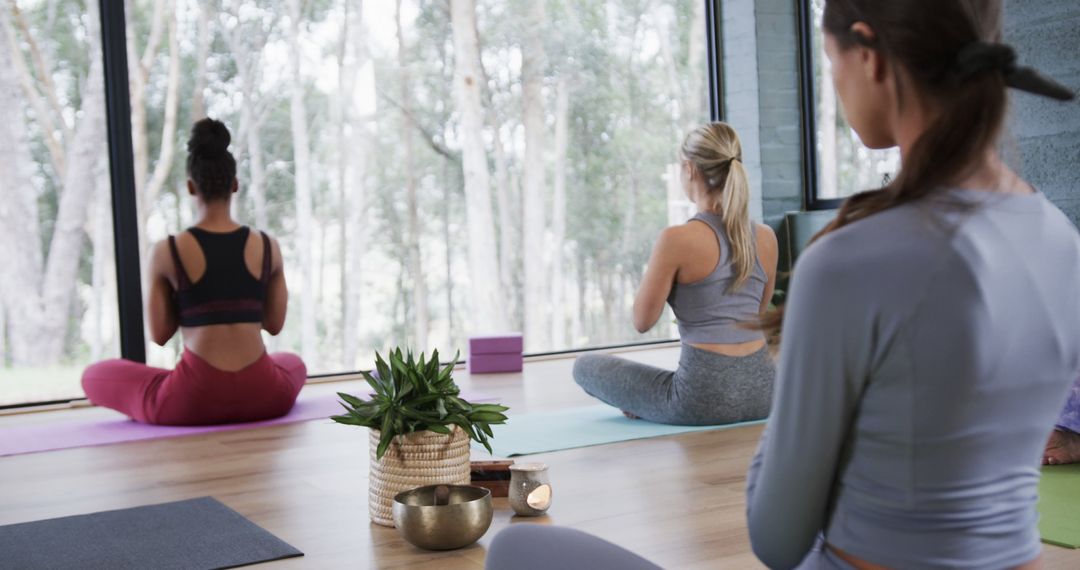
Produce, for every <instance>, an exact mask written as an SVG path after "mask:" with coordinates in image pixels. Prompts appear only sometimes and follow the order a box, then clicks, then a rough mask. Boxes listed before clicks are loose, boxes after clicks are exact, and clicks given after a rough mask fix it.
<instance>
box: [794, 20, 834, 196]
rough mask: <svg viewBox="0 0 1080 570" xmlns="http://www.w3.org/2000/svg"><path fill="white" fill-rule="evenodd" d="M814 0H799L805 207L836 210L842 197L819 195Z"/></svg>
mask: <svg viewBox="0 0 1080 570" xmlns="http://www.w3.org/2000/svg"><path fill="white" fill-rule="evenodd" d="M810 2H811V0H796V4H797V12H798V14H797V18H798V26H797V32H796V33H797V34H798V38H797V40H798V49H799V112H800V114H801V115H802V121H801V123H802V125H801V126H802V133H801V134H802V137H801V138H802V179H803V180H802V182H803V210H806V211H816V210H834V209H836V208H839V207H840V205H841V204H843V203H844V199H843V198H818V187H819V183H818V181H819V179H818V149H817V142H818V141H817V115H816V112H817V105H816V104H815V91H814V24H815V22H814V21H813V19H814V17H813V10H812V8H811V6H810Z"/></svg>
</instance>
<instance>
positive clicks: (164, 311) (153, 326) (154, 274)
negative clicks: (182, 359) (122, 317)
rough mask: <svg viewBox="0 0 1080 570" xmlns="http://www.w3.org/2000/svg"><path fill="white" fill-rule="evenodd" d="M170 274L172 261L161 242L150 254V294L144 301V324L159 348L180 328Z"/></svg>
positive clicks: (170, 254)
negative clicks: (147, 326) (145, 323)
mask: <svg viewBox="0 0 1080 570" xmlns="http://www.w3.org/2000/svg"><path fill="white" fill-rule="evenodd" d="M172 274H173V260H172V253H170V251H169V242H168V240H161V241H159V242H157V243H156V244H154V249H153V251H151V253H150V267H149V271H148V272H147V280H148V281H149V282H150V292H149V294H148V295H149V296H148V297H147V299H146V322H147V324H148V325H149V328H150V337H151V338H152V339H153V341H154V342H155V343H157V344H158V345H159V346H165V343H167V342H169V339H171V338H172V337H173V335H174V334H176V330H177V329H178V328H179V327H180V322H179V319H178V318H177V315H176V304H175V303H174V302H173V291H174V288H173V283H172V281H171V280H170V276H171V275H172Z"/></svg>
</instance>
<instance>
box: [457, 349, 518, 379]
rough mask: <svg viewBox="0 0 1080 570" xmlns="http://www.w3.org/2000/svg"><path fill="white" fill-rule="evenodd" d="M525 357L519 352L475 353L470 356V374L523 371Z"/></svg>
mask: <svg viewBox="0 0 1080 570" xmlns="http://www.w3.org/2000/svg"><path fill="white" fill-rule="evenodd" d="M524 362H525V359H524V358H522V356H521V353H520V352H518V353H517V354H474V355H472V356H471V357H470V358H469V373H470V374H487V373H491V372H521V366H522V364H524Z"/></svg>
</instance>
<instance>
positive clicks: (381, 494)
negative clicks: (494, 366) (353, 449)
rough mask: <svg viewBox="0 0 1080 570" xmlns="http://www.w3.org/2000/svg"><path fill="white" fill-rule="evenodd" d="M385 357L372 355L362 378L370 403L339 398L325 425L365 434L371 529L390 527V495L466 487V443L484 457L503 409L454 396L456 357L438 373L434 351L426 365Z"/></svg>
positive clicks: (395, 356)
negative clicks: (347, 427)
mask: <svg viewBox="0 0 1080 570" xmlns="http://www.w3.org/2000/svg"><path fill="white" fill-rule="evenodd" d="M387 357H388V360H389V363H387V362H386V361H384V360H383V358H382V356H381V355H380V354H378V353H376V354H375V372H376V374H371V373H368V372H363V373H362V374H363V376H364V379H365V380H367V383H368V384H369V385H370V386H371V389H372V390H373V393H372V394H371V399H370V400H363V399H361V398H358V397H356V396H352V395H349V394H344V393H340V392H339V393H338V396H339V397H341V400H342V401H341V405H342V406H343V407H344V408H345V413H344V414H341V415H338V416H332V417H331V418H330V419H332V420H334V421H335V422H337V423H340V424H345V425H351V426H359V427H366V428H369V429H370V432H369V439H368V441H369V447H370V458H371V461H370V465H371V467H370V478H369V481H368V485H369V487H368V511H369V514H370V515H371V520H372V521H374V522H375V523H377V524H381V525H384V526H394V521H393V518H392V512H391V508H392V506H393V500H394V495H396V494H398V493H400V492H402V491H407V490H409V489H414V488H416V487H421V486H424V485H436V484H452V485H468V484H469V440H470V439H472V440H475V441H477V442H479V443H480V444H482V445H483V446H484V447H485V448H487V450H488V451H489V452H490V451H491V445H490V444H489V443H488V438H489V437H492V433H491V427H490V426H491V425H492V424H501V423H505V422H506V416H505V415H503V412H505V411H506V410H507V409H508V408H507V407H506V406H500V405H498V404H473V403H470V402H467V401H465V400H464V399H462V398H461V397H459V394H460V393H461V390H460V389H459V388H458V386H457V384H456V383H454V379H453V377H452V373H453V370H454V366H455V365H456V364H457V361H458V355H455V356H454V361H453V362H451V363H450V364H447V365H446V366H445V367H442V368H440V366H439V352H438V351H437V350H436V351H432V353H431V358H430V359H425V358H424V355H423V354H421V355H420V358H419V359H414V358H413V355H412V352H408V353H406V354H405V355H402V352H401V349H400V348H398V349H395V350H393V351H391V352H390V353H389V354H388V355H387Z"/></svg>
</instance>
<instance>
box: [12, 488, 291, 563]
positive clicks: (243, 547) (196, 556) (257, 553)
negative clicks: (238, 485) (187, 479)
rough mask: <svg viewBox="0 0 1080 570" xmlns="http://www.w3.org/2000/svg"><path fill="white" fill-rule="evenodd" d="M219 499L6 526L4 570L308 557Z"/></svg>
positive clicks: (259, 560)
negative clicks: (10, 569)
mask: <svg viewBox="0 0 1080 570" xmlns="http://www.w3.org/2000/svg"><path fill="white" fill-rule="evenodd" d="M303 555H304V553H303V552H300V551H299V550H297V549H295V548H293V547H292V546H289V545H288V544H286V543H285V542H283V541H282V540H281V539H279V538H278V537H276V536H274V535H272V534H270V533H269V532H267V531H266V530H264V529H263V528H262V527H260V526H258V525H256V524H255V523H253V522H251V521H249V520H247V519H246V518H244V517H243V516H241V515H240V514H239V513H237V512H236V511H234V510H232V509H230V508H229V507H226V506H225V505H223V504H221V503H219V502H218V501H217V500H215V499H214V498H212V497H202V498H200V499H190V500H187V501H177V502H175V503H164V504H161V505H149V506H145V507H135V508H131V509H121V510H118V511H105V512H100V513H93V514H89V515H78V516H73V517H63V518H58V519H48V520H43V521H36V522H28V523H21V524H13V525H7V526H0V567H2V568H19V569H20V570H31V569H38V568H41V569H49V570H53V569H57V570H59V569H66V568H78V569H80V570H82V569H97V568H100V569H102V570H104V569H109V570H121V569H127V568H131V569H136V568H137V569H140V570H141V569H144V568H153V569H155V570H173V569H175V570H207V569H216V568H235V567H237V566H246V565H248V564H256V563H259V562H269V561H271V560H280V559H282V558H292V557H295V556H303Z"/></svg>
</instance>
